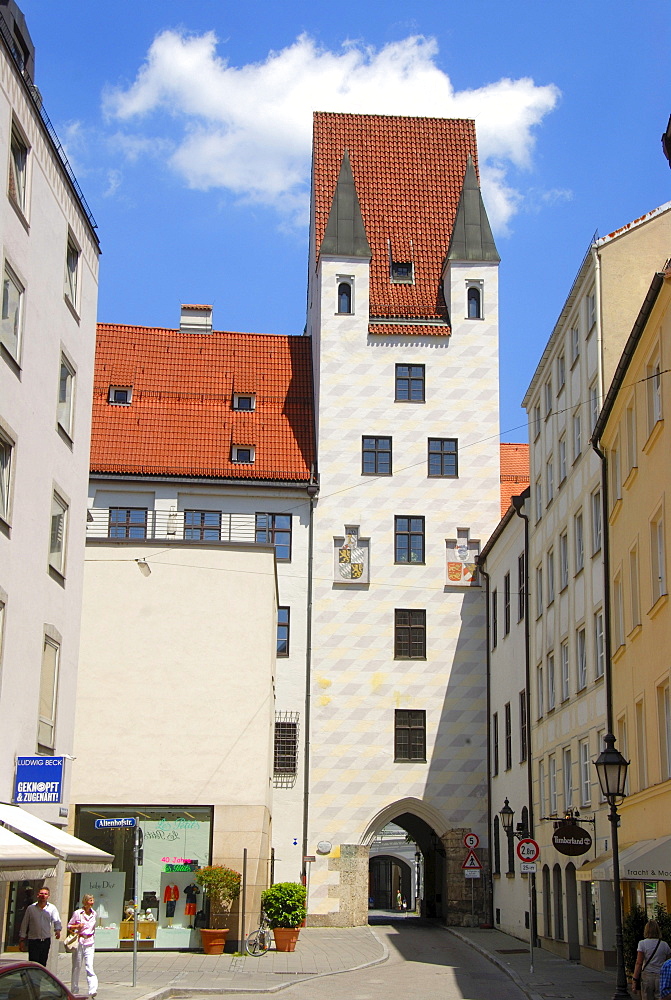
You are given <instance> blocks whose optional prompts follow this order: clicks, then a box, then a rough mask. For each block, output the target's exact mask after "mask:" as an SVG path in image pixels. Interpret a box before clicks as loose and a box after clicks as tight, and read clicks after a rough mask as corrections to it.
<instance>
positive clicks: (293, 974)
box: [58, 927, 388, 1000]
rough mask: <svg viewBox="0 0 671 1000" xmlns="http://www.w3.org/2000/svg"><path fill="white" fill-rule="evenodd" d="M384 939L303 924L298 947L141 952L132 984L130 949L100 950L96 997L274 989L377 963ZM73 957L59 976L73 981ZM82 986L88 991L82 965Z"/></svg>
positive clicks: (65, 958) (61, 964)
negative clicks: (260, 951)
mask: <svg viewBox="0 0 671 1000" xmlns="http://www.w3.org/2000/svg"><path fill="white" fill-rule="evenodd" d="M387 954H388V952H387V948H386V945H384V944H382V942H381V941H380V940H379V939H378V938H377V937H376V936H375V933H374V932H373V931H372V930H371V929H370V928H369V927H343V928H333V927H328V928H327V927H324V928H321V927H304V928H303V929H302V930H301V934H300V938H299V942H298V945H297V948H296V951H295V952H293V953H290V954H289V953H282V952H276V951H275V950H274V948H271V950H270V951H269V952H267V954H265V955H263V956H262V957H261V958H250V957H249V956H248V955H245V956H235V955H227V954H224V955H218V956H215V955H202V954H194V953H186V952H166V951H163V952H140V953H139V954H138V956H137V986H136V987H135V988H133V987H132V986H131V983H132V981H133V980H132V975H133V965H132V963H133V955H132V953H130V952H116V951H115V952H96V956H95V970H96V975H97V976H98V980H99V987H98V1000H148V998H152V1000H163V998H166V997H173V996H189V995H190V994H203V993H274V992H275V991H277V990H281V989H283V988H284V987H286V986H292V985H294V984H295V983H298V982H300V981H301V980H303V979H314V978H315V977H317V976H331V975H334V974H335V973H338V972H351V971H354V970H356V969H362V968H366V967H368V966H372V965H379V964H380V963H381V962H384V961H385V960H386V958H387ZM71 963H72V958H71V956H70V955H68V954H66V953H61V954H60V955H59V957H58V976H59V978H60V979H62V980H63V982H64V983H65V984H66V985H68V986H69V985H70V968H71ZM79 992H80V993H85V992H86V976H85V975H84V972H83V970H82V975H81V978H80V980H79Z"/></svg>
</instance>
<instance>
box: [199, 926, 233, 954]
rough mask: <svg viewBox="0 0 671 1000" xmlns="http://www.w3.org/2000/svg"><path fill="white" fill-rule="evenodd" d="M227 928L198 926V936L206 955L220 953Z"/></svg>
mask: <svg viewBox="0 0 671 1000" xmlns="http://www.w3.org/2000/svg"><path fill="white" fill-rule="evenodd" d="M229 930H230V928H229V927H222V928H212V927H201V928H200V938H201V941H202V943H203V951H204V952H205V954H206V955H221V953H222V952H223V950H224V948H225V946H226V938H227V936H228V932H229Z"/></svg>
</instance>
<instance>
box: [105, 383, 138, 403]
mask: <svg viewBox="0 0 671 1000" xmlns="http://www.w3.org/2000/svg"><path fill="white" fill-rule="evenodd" d="M132 398H133V387H132V385H126V386H120V385H111V386H110V389H109V395H108V397H107V402H108V403H112V404H113V405H115V406H130V404H131V400H132Z"/></svg>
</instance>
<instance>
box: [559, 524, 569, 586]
mask: <svg viewBox="0 0 671 1000" xmlns="http://www.w3.org/2000/svg"><path fill="white" fill-rule="evenodd" d="M566 587H568V535H567V533H566V532H565V531H564V532H563V533H562V534H561V535H560V536H559V589H560V590H564V589H565V588H566Z"/></svg>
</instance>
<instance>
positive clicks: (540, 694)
mask: <svg viewBox="0 0 671 1000" xmlns="http://www.w3.org/2000/svg"><path fill="white" fill-rule="evenodd" d="M536 697H537V699H538V718H539V719H542V718H543V715H544V714H545V687H544V681H543V667H542V665H541V664H540V663H539V664H538V666H537V667H536Z"/></svg>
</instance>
